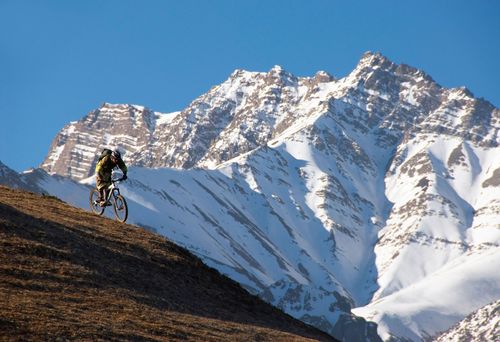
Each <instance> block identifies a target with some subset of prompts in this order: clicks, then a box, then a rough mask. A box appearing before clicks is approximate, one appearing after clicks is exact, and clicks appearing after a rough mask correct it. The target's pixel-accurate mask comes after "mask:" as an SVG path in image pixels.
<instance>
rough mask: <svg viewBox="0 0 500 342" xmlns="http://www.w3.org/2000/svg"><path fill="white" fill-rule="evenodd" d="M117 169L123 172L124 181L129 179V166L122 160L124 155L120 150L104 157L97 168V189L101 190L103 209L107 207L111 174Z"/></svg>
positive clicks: (100, 199) (100, 200)
mask: <svg viewBox="0 0 500 342" xmlns="http://www.w3.org/2000/svg"><path fill="white" fill-rule="evenodd" d="M115 167H119V168H120V169H121V170H122V172H123V178H122V180H125V179H127V165H125V163H124V162H123V160H122V155H121V154H120V152H119V151H118V150H114V151H111V153H110V154H106V155H104V157H102V158H100V160H99V162H98V163H97V165H96V167H95V174H96V187H97V190H99V196H100V198H99V204H100V205H101V207H103V206H105V205H106V204H107V203H106V198H107V197H108V196H107V191H106V190H107V189H108V187H109V186H110V185H111V172H112V171H113V169H114V168H115Z"/></svg>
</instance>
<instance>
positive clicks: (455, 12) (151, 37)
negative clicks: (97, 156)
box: [0, 0, 500, 171]
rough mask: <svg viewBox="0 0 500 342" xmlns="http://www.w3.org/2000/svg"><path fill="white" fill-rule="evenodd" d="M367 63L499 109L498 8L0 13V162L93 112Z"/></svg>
mask: <svg viewBox="0 0 500 342" xmlns="http://www.w3.org/2000/svg"><path fill="white" fill-rule="evenodd" d="M365 51H379V52H381V53H382V54H383V55H385V56H387V57H388V58H389V59H391V60H392V61H394V62H396V63H406V64H409V65H412V66H414V67H417V68H419V69H422V70H424V71H425V72H427V73H428V74H430V75H431V76H432V77H433V78H434V79H435V80H436V81H437V82H438V83H439V84H441V85H442V86H445V87H458V86H466V87H467V88H469V89H470V90H471V91H472V92H473V93H474V95H475V96H476V97H484V98H486V99H487V100H489V101H490V102H491V103H493V104H494V105H495V106H497V107H498V106H500V82H499V81H500V1H496V0H475V1H470V0H454V1H451V0H450V1H445V0H442V1H439V0H418V1H403V0H379V1H372V0H370V1H368V0H367V1H361V0H356V1H334V0H307V1H306V0H289V1H284V0H283V1H280V0H253V1H250V0H248V1H237V0H211V1H208V0H199V1H194V0H176V1H169V0H161V1H160V0H157V1H156V0H144V1H140V0H136V1H128V0H106V1H105V0H84V1H65V0H58V1H55V0H53V1H49V0H32V1H27V0H0V161H2V162H3V163H5V164H7V165H8V166H9V167H11V168H13V169H15V170H17V171H23V170H25V169H27V168H29V167H36V166H38V165H39V164H40V163H41V162H42V160H43V159H44V157H45V155H46V154H47V151H48V149H49V146H50V144H51V142H52V139H53V138H54V137H55V135H56V134H57V132H59V130H60V129H61V128H62V127H63V126H64V125H65V124H67V123H69V122H70V121H75V120H78V119H80V118H81V117H83V116H84V115H85V114H87V113H88V112H89V111H91V110H93V109H95V108H97V107H99V106H100V105H101V104H102V103H103V102H111V103H130V104H138V105H144V106H146V107H149V108H151V109H153V110H155V111H160V112H170V111H177V110H181V109H183V108H184V107H186V106H187V105H188V104H189V103H190V102H191V101H192V100H194V99H195V98H196V97H198V96H199V95H201V94H203V93H205V92H206V91H207V90H209V89H210V87H211V86H213V85H216V84H219V83H221V82H223V81H224V80H225V79H226V78H227V77H228V76H229V74H231V72H232V71H233V70H234V69H237V68H243V69H247V70H252V71H268V70H269V69H271V68H272V67H273V66H274V65H281V66H282V67H283V68H284V69H286V70H288V71H289V72H291V73H293V74H295V75H297V76H312V75H314V73H315V72H316V71H318V70H325V71H328V72H329V73H331V74H333V75H334V76H336V77H343V76H346V75H347V74H348V73H349V72H350V71H351V70H352V69H353V68H354V67H355V65H356V64H357V62H358V61H359V59H360V57H361V55H362V54H363V53H364V52H365Z"/></svg>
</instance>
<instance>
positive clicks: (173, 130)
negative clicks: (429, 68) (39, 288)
mask: <svg viewBox="0 0 500 342" xmlns="http://www.w3.org/2000/svg"><path fill="white" fill-rule="evenodd" d="M138 130H140V132H139V131H138ZM137 132H139V133H137ZM137 134H140V136H138V135H137ZM499 143H500V110H499V109H498V108H495V107H494V106H493V105H491V104H490V103H489V102H487V101H486V100H484V99H477V98H475V97H474V96H473V94H472V93H470V92H469V91H468V90H467V89H466V88H463V87H462V88H453V89H446V88H443V87H441V86H440V85H439V84H437V83H436V82H435V81H434V80H433V79H432V78H431V77H430V76H429V75H426V74H425V73H424V72H422V71H420V70H418V69H415V68H412V67H410V66H407V65H404V64H401V65H398V64H395V63H393V62H391V61H390V60H389V59H387V58H385V57H384V56H382V55H380V54H378V53H375V54H374V53H366V54H365V55H363V57H362V58H361V60H360V61H359V63H358V65H357V66H356V68H355V69H354V70H353V71H352V72H351V73H350V74H349V75H347V76H346V77H344V78H342V79H335V78H334V77H332V76H330V75H328V74H326V73H324V72H319V73H318V74H316V75H315V76H313V77H296V76H294V75H292V74H290V73H288V72H286V71H285V70H283V69H282V68H280V67H274V68H272V69H271V70H270V71H269V72H248V71H244V70H237V71H235V72H234V73H233V74H231V75H230V77H229V78H228V79H227V80H226V81H225V82H223V83H222V84H221V85H218V86H215V87H213V88H212V89H210V90H209V91H208V92H207V93H206V94H203V95H201V96H200V97H198V98H197V99H195V100H194V101H193V102H192V103H191V104H190V105H189V106H188V107H187V108H185V109H184V110H182V111H180V112H176V113H172V114H160V113H155V112H152V111H150V110H147V109H145V108H144V107H140V106H132V105H110V104H105V105H103V106H102V107H101V108H99V109H97V110H96V111H93V112H92V113H90V114H89V115H87V116H85V117H84V118H82V119H81V120H80V121H78V122H76V123H70V124H69V125H68V126H66V127H65V128H64V129H63V130H62V131H61V132H60V134H58V136H57V137H56V139H55V140H54V144H53V146H52V147H51V149H50V151H49V154H48V156H47V158H46V160H45V162H44V163H43V165H42V167H43V169H44V170H45V171H47V172H48V173H49V174H47V173H45V172H43V171H41V170H36V171H34V172H31V173H27V174H24V175H23V176H22V178H23V179H25V181H26V182H28V183H29V184H32V183H33V184H36V185H37V186H39V187H41V188H43V189H45V190H44V191H47V192H48V193H52V194H55V195H57V196H59V197H61V198H63V199H65V200H67V201H70V202H71V203H75V204H76V205H79V206H83V207H86V206H87V204H86V203H83V204H82V203H81V201H84V199H85V198H86V194H84V193H85V192H86V191H87V190H86V188H85V187H84V186H83V185H78V184H77V183H75V182H74V181H80V183H81V184H86V185H89V184H92V180H89V179H86V178H85V177H86V176H88V175H91V174H92V168H93V164H94V163H95V160H96V158H97V155H98V152H99V150H100V149H101V148H102V147H103V144H104V145H106V144H108V145H114V146H118V147H119V148H120V149H122V150H123V151H124V152H125V158H126V161H127V162H128V163H129V165H132V167H131V172H130V176H131V177H130V178H131V179H130V181H129V182H127V183H125V184H123V190H124V193H125V194H126V196H127V198H130V200H131V201H130V202H131V206H132V211H131V212H132V216H131V217H130V220H132V221H133V222H136V223H138V224H140V225H142V226H145V227H150V228H152V229H155V230H157V231H158V232H160V233H161V234H163V235H166V236H168V237H169V238H171V239H172V240H173V241H176V242H177V243H179V244H181V245H182V246H184V247H186V248H188V249H189V250H191V251H193V252H194V253H196V254H197V255H198V256H199V257H201V258H202V259H203V260H204V261H205V262H206V263H208V264H209V265H211V266H213V267H215V268H217V269H218V270H219V271H221V272H223V273H224V274H226V275H228V276H230V277H231V278H232V279H235V280H237V281H238V282H240V283H241V284H242V285H243V286H245V287H246V288H247V289H249V290H250V291H251V292H252V293H254V294H258V295H259V296H260V297H261V298H264V299H265V300H267V301H269V302H271V303H273V304H274V305H276V306H278V307H280V308H283V309H284V310H286V312H288V313H290V314H291V315H293V316H295V317H297V318H300V319H302V320H304V321H306V322H310V323H313V324H315V325H316V326H317V327H321V329H324V330H326V331H329V332H330V333H332V334H335V336H337V337H339V338H343V337H345V334H347V331H346V327H349V326H350V327H354V328H353V329H354V330H356V331H358V332H359V331H362V332H363V333H364V332H365V331H373V329H374V325H372V324H370V323H368V324H364V323H362V324H360V325H359V326H357V325H355V324H352V323H353V321H356V320H357V319H356V318H355V317H354V316H352V315H351V309H353V308H356V309H354V312H356V313H357V314H359V315H363V316H364V317H366V318H367V319H370V320H375V321H376V322H377V323H379V327H378V332H379V333H380V334H381V335H382V336H383V337H384V338H385V339H390V338H403V339H413V340H420V339H424V338H427V337H428V336H432V335H434V334H436V333H438V332H440V331H443V330H446V329H447V328H449V327H450V326H451V325H452V324H454V323H456V322H458V321H459V320H461V319H463V318H464V317H465V316H466V315H467V314H469V313H471V312H473V311H475V310H477V309H478V308H480V307H482V306H484V305H485V304H487V303H489V302H491V301H493V300H495V299H497V298H499V297H500V292H499V288H500V286H492V287H485V289H486V290H485V291H484V292H483V293H482V296H480V297H477V292H476V291H475V290H474V288H476V287H477V286H480V285H481V284H482V283H488V282H492V283H494V284H498V283H499V282H500V280H499V279H498V277H497V276H496V274H497V272H493V271H492V270H494V269H496V268H498V267H497V266H498V265H499V256H500V255H499V252H498V251H499V249H498V246H499V244H500V202H499V200H498V188H499V186H500V181H499V176H500V171H499V170H500V159H499V158H498V155H500V147H499ZM58 165H59V166H58ZM54 176H57V177H61V176H68V177H71V178H72V179H73V181H69V180H68V183H67V186H69V187H71V188H72V189H74V190H75V191H76V192H78V191H81V193H80V194H79V195H77V196H75V195H71V194H70V193H68V191H67V190H66V189H65V188H66V185H65V184H66V183H65V180H64V179H62V178H59V179H57V178H55V177H54ZM32 178H34V179H33V180H31V179H32ZM78 186H81V187H82V188H81V190H78ZM134 215H137V216H134ZM478 265H480V266H481V267H476V266H478ZM462 271H465V272H472V271H474V274H475V276H474V277H471V278H470V279H469V278H467V277H459V276H458V275H459V274H460V272H462ZM444 275H447V277H444ZM443 279H446V282H443V281H442V280H443ZM424 285H427V286H432V287H433V288H436V290H435V291H432V292H431V294H432V296H430V297H425V296H422V295H421V293H422V291H423V290H425V286H424ZM461 288H463V289H467V291H462V292H460V293H461V295H462V296H463V298H462V300H461V301H460V302H457V301H453V300H447V297H444V296H442V294H443V293H445V292H446V291H449V290H450V289H461ZM448 299H449V298H448ZM401 300H405V301H406V302H408V303H410V304H409V305H408V306H401V305H398V303H399V302H400V301H401ZM436 303H437V305H434V304H436ZM430 316H432V317H434V318H435V319H432V320H429V319H426V317H430ZM363 333H362V335H363ZM365 337H366V336H365Z"/></svg>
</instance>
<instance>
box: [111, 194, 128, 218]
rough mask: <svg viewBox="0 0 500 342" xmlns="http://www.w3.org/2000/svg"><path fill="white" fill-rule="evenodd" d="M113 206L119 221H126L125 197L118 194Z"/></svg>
mask: <svg viewBox="0 0 500 342" xmlns="http://www.w3.org/2000/svg"><path fill="white" fill-rule="evenodd" d="M113 207H114V209H115V216H116V219H117V220H118V221H120V222H125V221H127V217H128V207H127V201H125V198H123V196H122V195H118V196H116V197H115V200H114V203H113Z"/></svg>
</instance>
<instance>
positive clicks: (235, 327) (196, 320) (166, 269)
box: [0, 186, 333, 341]
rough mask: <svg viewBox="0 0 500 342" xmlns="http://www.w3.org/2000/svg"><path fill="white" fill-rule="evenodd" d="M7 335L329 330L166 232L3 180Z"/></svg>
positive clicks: (269, 334)
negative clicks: (268, 299)
mask: <svg viewBox="0 0 500 342" xmlns="http://www.w3.org/2000/svg"><path fill="white" fill-rule="evenodd" d="M0 236H1V238H0V243H1V245H2V247H1V248H0V253H1V258H0V260H2V262H1V264H0V293H1V295H0V301H1V305H0V327H1V329H0V331H2V333H1V334H2V336H3V338H8V339H19V338H22V339H26V338H27V339H55V338H61V339H66V338H68V339H133V340H143V341H153V340H164V339H165V338H167V339H169V340H186V339H187V340H200V339H202V340H222V339H231V340H234V339H240V340H255V339H259V340H261V339H262V340H273V341H274V340H283V341H289V340H297V341H299V340H306V339H307V338H310V339H314V340H325V341H326V340H333V339H331V338H330V337H329V336H327V335H326V334H323V333H321V332H319V331H317V330H315V329H314V328H312V327H309V326H306V325H305V324H303V323H301V322H299V321H296V320H294V319H292V318H291V317H289V316H287V315H285V314H283V313H282V312H280V311H279V310H277V309H275V308H273V307H272V306H270V305H268V304H266V303H264V302H262V301H261V300H259V299H258V298H257V297H254V296H251V295H249V294H248V293H247V292H246V291H244V290H243V289H242V288H241V287H240V286H239V285H238V284H237V283H235V282H233V281H231V280H229V279H227V278H225V277H223V276H221V275H220V274H219V273H218V272H216V271H215V270H213V269H209V268H207V267H206V266H204V264H203V263H202V262H201V261H200V260H199V259H197V258H196V257H193V256H192V255H191V254H190V253H188V252H187V251H186V250H184V249H182V248H180V247H178V246H176V245H174V244H172V243H170V242H169V241H167V240H165V239H163V238H161V237H159V236H157V235H155V234H152V233H149V232H147V231H144V230H142V229H138V228H137V227H133V226H129V225H124V224H118V223H116V222H114V221H110V220H107V219H104V218H101V217H98V216H96V215H93V214H90V213H88V212H84V211H82V210H80V209H76V208H74V207H70V206H68V205H66V204H65V203H63V202H61V201H60V200H58V199H55V198H51V197H43V196H38V195H34V194H32V193H27V192H22V191H18V190H12V189H9V188H5V187H1V186H0Z"/></svg>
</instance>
